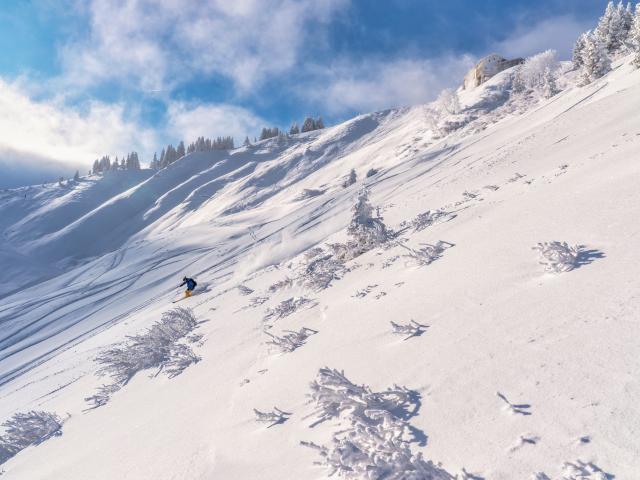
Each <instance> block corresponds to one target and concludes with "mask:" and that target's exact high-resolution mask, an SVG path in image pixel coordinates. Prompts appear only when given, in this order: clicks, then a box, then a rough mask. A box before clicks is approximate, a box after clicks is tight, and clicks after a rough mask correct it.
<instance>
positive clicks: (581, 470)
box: [562, 460, 613, 480]
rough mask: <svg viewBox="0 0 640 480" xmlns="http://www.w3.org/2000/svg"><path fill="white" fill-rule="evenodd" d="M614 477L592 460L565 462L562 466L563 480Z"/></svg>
mask: <svg viewBox="0 0 640 480" xmlns="http://www.w3.org/2000/svg"><path fill="white" fill-rule="evenodd" d="M612 478H613V475H609V474H607V473H606V472H604V471H602V469H600V468H599V467H598V466H597V465H595V464H593V463H591V462H583V461H581V460H576V461H575V462H565V464H564V465H563V466H562V480H610V479H612Z"/></svg>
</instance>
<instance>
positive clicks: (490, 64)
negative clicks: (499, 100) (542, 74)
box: [462, 53, 524, 90]
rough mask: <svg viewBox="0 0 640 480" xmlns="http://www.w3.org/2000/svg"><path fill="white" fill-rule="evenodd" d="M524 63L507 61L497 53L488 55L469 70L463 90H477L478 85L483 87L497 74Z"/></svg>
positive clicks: (519, 59)
mask: <svg viewBox="0 0 640 480" xmlns="http://www.w3.org/2000/svg"><path fill="white" fill-rule="evenodd" d="M523 62H524V60H523V59H522V58H515V59H513V60H507V59H506V58H504V57H501V56H500V55H498V54H497V53H492V54H491V55H487V56H486V57H484V58H482V59H481V60H480V61H479V62H478V63H476V66H475V67H473V68H472V69H471V70H469V72H468V73H467V74H466V75H465V77H464V82H463V84H462V88H463V89H465V90H470V89H472V88H475V87H477V86H478V85H482V84H483V83H484V82H486V81H487V80H489V79H490V78H491V77H493V76H494V75H495V74H497V73H499V72H501V71H503V70H506V69H507V68H510V67H513V66H514V65H519V64H521V63H523Z"/></svg>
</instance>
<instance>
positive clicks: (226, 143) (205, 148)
mask: <svg viewBox="0 0 640 480" xmlns="http://www.w3.org/2000/svg"><path fill="white" fill-rule="evenodd" d="M233 148H235V147H234V143H233V137H217V138H215V139H214V140H211V139H210V138H205V137H198V138H197V139H196V141H195V142H191V143H190V144H189V146H188V147H186V148H185V146H184V142H183V141H180V143H179V144H178V146H177V147H174V146H173V145H172V144H169V145H167V147H166V148H163V149H162V151H161V152H160V158H158V155H157V154H156V153H154V154H153V160H151V165H150V166H151V168H152V169H153V170H160V169H162V168H165V167H166V166H167V165H171V164H172V163H173V162H175V161H176V160H178V159H179V158H182V157H184V156H185V155H187V154H189V153H194V152H210V151H212V150H232V149H233Z"/></svg>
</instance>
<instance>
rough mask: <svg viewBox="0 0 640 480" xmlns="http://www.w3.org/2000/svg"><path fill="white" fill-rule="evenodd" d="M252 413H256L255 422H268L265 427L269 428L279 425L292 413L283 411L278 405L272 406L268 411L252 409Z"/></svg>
mask: <svg viewBox="0 0 640 480" xmlns="http://www.w3.org/2000/svg"><path fill="white" fill-rule="evenodd" d="M253 413H255V415H256V422H261V423H268V424H269V426H268V427H267V428H271V427H273V426H274V425H280V424H282V423H284V422H286V421H287V420H289V417H290V416H291V415H292V413H289V412H284V411H282V410H280V409H279V408H278V407H273V410H272V411H270V412H261V411H260V410H256V409H255V408H254V409H253Z"/></svg>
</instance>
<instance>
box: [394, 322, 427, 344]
mask: <svg viewBox="0 0 640 480" xmlns="http://www.w3.org/2000/svg"><path fill="white" fill-rule="evenodd" d="M391 328H392V331H393V333H395V334H398V335H405V338H404V340H407V339H409V338H411V337H419V336H420V335H422V334H423V333H424V332H425V330H426V329H427V328H428V327H427V325H422V324H420V323H418V322H416V321H415V320H411V321H410V322H409V323H406V324H400V323H395V322H393V321H392V322H391Z"/></svg>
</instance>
